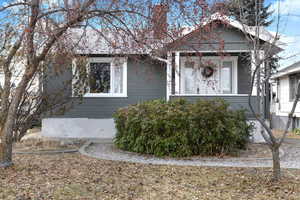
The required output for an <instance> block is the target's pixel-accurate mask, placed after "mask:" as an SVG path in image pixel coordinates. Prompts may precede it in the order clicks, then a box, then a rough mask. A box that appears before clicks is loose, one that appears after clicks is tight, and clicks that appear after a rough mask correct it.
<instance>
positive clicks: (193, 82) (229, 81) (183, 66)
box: [179, 56, 238, 95]
mask: <svg viewBox="0 0 300 200" xmlns="http://www.w3.org/2000/svg"><path fill="white" fill-rule="evenodd" d="M237 60H238V57H237V56H230V57H218V56H206V57H196V56H189V57H187V56H183V57H181V58H180V73H179V76H180V94H182V95H214V94H237ZM204 66H210V67H211V68H210V69H213V73H212V74H211V75H210V76H208V77H206V76H204V75H203V70H204Z"/></svg>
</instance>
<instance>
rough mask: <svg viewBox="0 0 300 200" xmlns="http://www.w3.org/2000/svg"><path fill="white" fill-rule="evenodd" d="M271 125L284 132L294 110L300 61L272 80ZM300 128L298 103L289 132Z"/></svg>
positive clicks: (299, 77) (274, 76) (299, 107)
mask: <svg viewBox="0 0 300 200" xmlns="http://www.w3.org/2000/svg"><path fill="white" fill-rule="evenodd" d="M271 80H272V82H271V84H272V85H273V87H272V101H271V116H272V117H271V125H272V128H273V129H278V130H284V128H285V126H286V123H287V120H288V114H289V113H290V112H291V110H292V106H293V102H294V99H295V96H296V90H297V83H298V81H299V80H300V61H299V62H296V63H294V64H292V65H290V66H288V67H286V68H284V69H282V70H280V71H278V72H277V73H276V74H274V75H273V76H272V78H271ZM295 128H300V105H299V103H298V105H297V107H296V110H295V113H294V117H293V119H292V123H291V126H290V127H289V130H293V129H295Z"/></svg>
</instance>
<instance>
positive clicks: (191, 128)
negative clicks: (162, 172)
mask: <svg viewBox="0 0 300 200" xmlns="http://www.w3.org/2000/svg"><path fill="white" fill-rule="evenodd" d="M114 119H115V123H116V129H117V134H116V138H115V140H114V143H115V145H116V146H117V147H119V148H120V149H123V150H127V151H132V152H138V153H147V154H154V155H156V156H172V157H183V156H192V155H217V154H228V153H231V152H233V151H236V150H238V149H242V148H244V147H245V145H246V144H247V141H248V138H249V133H250V131H251V128H252V125H249V124H247V122H246V117H245V114H244V111H243V110H239V111H232V110H230V109H229V105H228V104H227V103H226V102H225V101H224V100H221V99H216V100H210V101H205V100H200V101H198V102H196V103H189V102H187V101H185V100H183V99H178V100H174V101H169V102H166V101H164V100H154V101H148V102H145V103H141V104H137V105H132V106H128V107H126V108H122V109H119V110H118V111H117V112H116V113H115V114H114Z"/></svg>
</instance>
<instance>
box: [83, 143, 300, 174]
mask: <svg viewBox="0 0 300 200" xmlns="http://www.w3.org/2000/svg"><path fill="white" fill-rule="evenodd" d="M282 149H283V151H282V150H281V166H282V167H283V168H298V169H300V140H293V139H288V140H287V141H286V142H285V144H284V145H283V147H282ZM79 152H80V153H82V154H83V155H86V156H90V157H94V158H98V159H103V160H115V161H125V162H135V163H144V164H157V165H184V166H223V167H225V166H226V167H272V159H271V158H245V157H244V158H243V157H236V158H216V157H205V158H203V157H195V158H191V159H173V158H168V159H165V158H157V157H154V156H144V155H140V154H136V153H131V152H126V151H122V150H119V149H116V148H115V147H114V146H113V144H112V143H111V142H109V141H108V142H99V141H98V142H97V141H95V142H93V141H90V142H87V143H86V144H85V145H83V147H82V148H81V149H80V150H79ZM283 152H284V153H283Z"/></svg>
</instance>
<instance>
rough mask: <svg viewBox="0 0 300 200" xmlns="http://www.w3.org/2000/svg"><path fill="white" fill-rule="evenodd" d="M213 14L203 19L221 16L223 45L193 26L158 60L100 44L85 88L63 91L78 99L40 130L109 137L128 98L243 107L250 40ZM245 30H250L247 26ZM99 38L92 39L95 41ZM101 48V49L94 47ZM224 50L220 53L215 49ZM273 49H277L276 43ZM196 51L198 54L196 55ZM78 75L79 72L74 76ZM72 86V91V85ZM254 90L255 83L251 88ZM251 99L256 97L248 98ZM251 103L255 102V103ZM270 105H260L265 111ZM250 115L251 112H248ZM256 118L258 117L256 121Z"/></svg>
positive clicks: (55, 80)
mask: <svg viewBox="0 0 300 200" xmlns="http://www.w3.org/2000/svg"><path fill="white" fill-rule="evenodd" d="M223 20H224V18H218V17H215V18H212V19H211V20H210V21H208V22H206V25H209V24H210V23H214V22H221V23H219V25H218V26H217V28H216V31H217V33H218V36H219V37H220V38H222V41H223V49H222V50H220V49H218V47H217V48H214V47H216V46H217V44H216V41H213V40H211V41H210V42H209V43H207V41H202V42H201V41H199V39H198V33H199V32H198V31H197V30H194V31H190V32H188V33H186V34H185V35H184V36H183V37H182V40H183V41H184V42H182V41H180V42H177V41H175V42H173V43H171V44H169V45H166V46H165V48H164V49H165V51H164V53H163V55H161V57H164V58H166V60H168V61H169V62H164V61H163V59H159V60H157V59H156V58H154V57H152V56H151V55H150V54H148V53H147V52H145V53H144V54H139V55H137V54H136V53H125V52H123V53H118V54H115V55H113V54H112V53H110V52H109V51H108V50H107V51H105V48H104V49H103V45H99V48H98V49H97V48H96V50H95V51H94V52H93V51H90V52H89V54H88V55H87V56H88V65H87V68H88V70H87V71H89V82H88V84H87V87H88V92H87V93H86V94H85V95H84V97H83V98H79V97H76V95H74V94H75V93H76V92H75V93H74V85H73V87H72V86H71V85H69V86H68V87H67V89H66V90H65V92H64V95H65V96H68V97H71V96H72V94H73V96H72V99H73V100H75V101H76V100H78V101H82V102H81V103H78V104H74V107H73V108H72V109H70V110H68V111H67V112H65V113H64V114H63V115H55V116H51V117H48V118H44V119H43V120H42V134H44V135H46V136H51V137H97V138H99V137H102V138H111V137H113V136H114V134H115V127H114V121H113V113H114V112H115V111H116V110H117V109H118V108H122V107H125V106H128V105H131V104H136V103H139V102H143V101H147V100H152V99H166V100H173V99H177V98H185V99H187V100H190V101H196V100H198V99H213V98H223V99H225V100H226V101H227V102H229V103H230V106H231V108H232V109H241V108H243V109H248V108H249V107H248V96H247V95H248V93H249V91H250V79H251V74H252V68H253V66H252V65H251V61H250V60H251V58H252V57H253V51H252V49H251V46H252V45H251V43H249V41H248V40H247V39H246V36H245V34H244V32H243V30H244V29H243V26H242V25H241V24H240V23H238V22H237V21H234V20H231V19H227V21H226V22H224V23H225V24H226V25H224V24H222V23H223ZM247 30H248V31H246V32H247V34H250V35H253V33H254V32H253V30H254V29H253V28H251V27H248V29H247ZM272 38H273V37H272V35H271V34H269V33H268V32H267V31H265V30H263V31H262V33H261V34H260V39H261V42H262V43H264V44H267V43H268V42H269V41H271V40H272ZM98 43H99V44H101V41H100V42H99V41H98V42H95V41H93V42H91V44H94V45H96V47H97V44H98ZM99 49H101V50H99ZM220 51H221V52H223V54H224V53H225V55H223V56H220V54H219V52H220ZM274 51H276V52H279V51H281V49H280V48H279V47H275V48H274ZM199 53H201V55H202V56H201V57H199V56H198V55H199ZM72 73H74V67H73V72H72V68H70V67H69V68H68V70H67V72H64V73H63V74H61V75H60V76H59V75H57V74H56V75H54V76H52V78H50V79H48V81H47V84H46V85H44V90H45V92H48V93H51V92H53V91H55V90H57V89H58V88H62V83H63V82H64V81H65V80H67V79H70V77H72ZM77 79H78V77H77ZM72 89H73V91H72ZM254 91H255V89H254ZM252 100H253V102H254V104H256V102H255V101H256V98H255V97H254V98H253V99H252ZM254 107H255V108H256V106H254ZM268 112H269V111H268V110H265V113H266V115H267V113H268ZM247 115H248V119H249V121H251V120H252V121H254V122H255V120H254V116H253V115H251V114H250V112H248V113H247ZM256 124H257V123H256Z"/></svg>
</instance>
